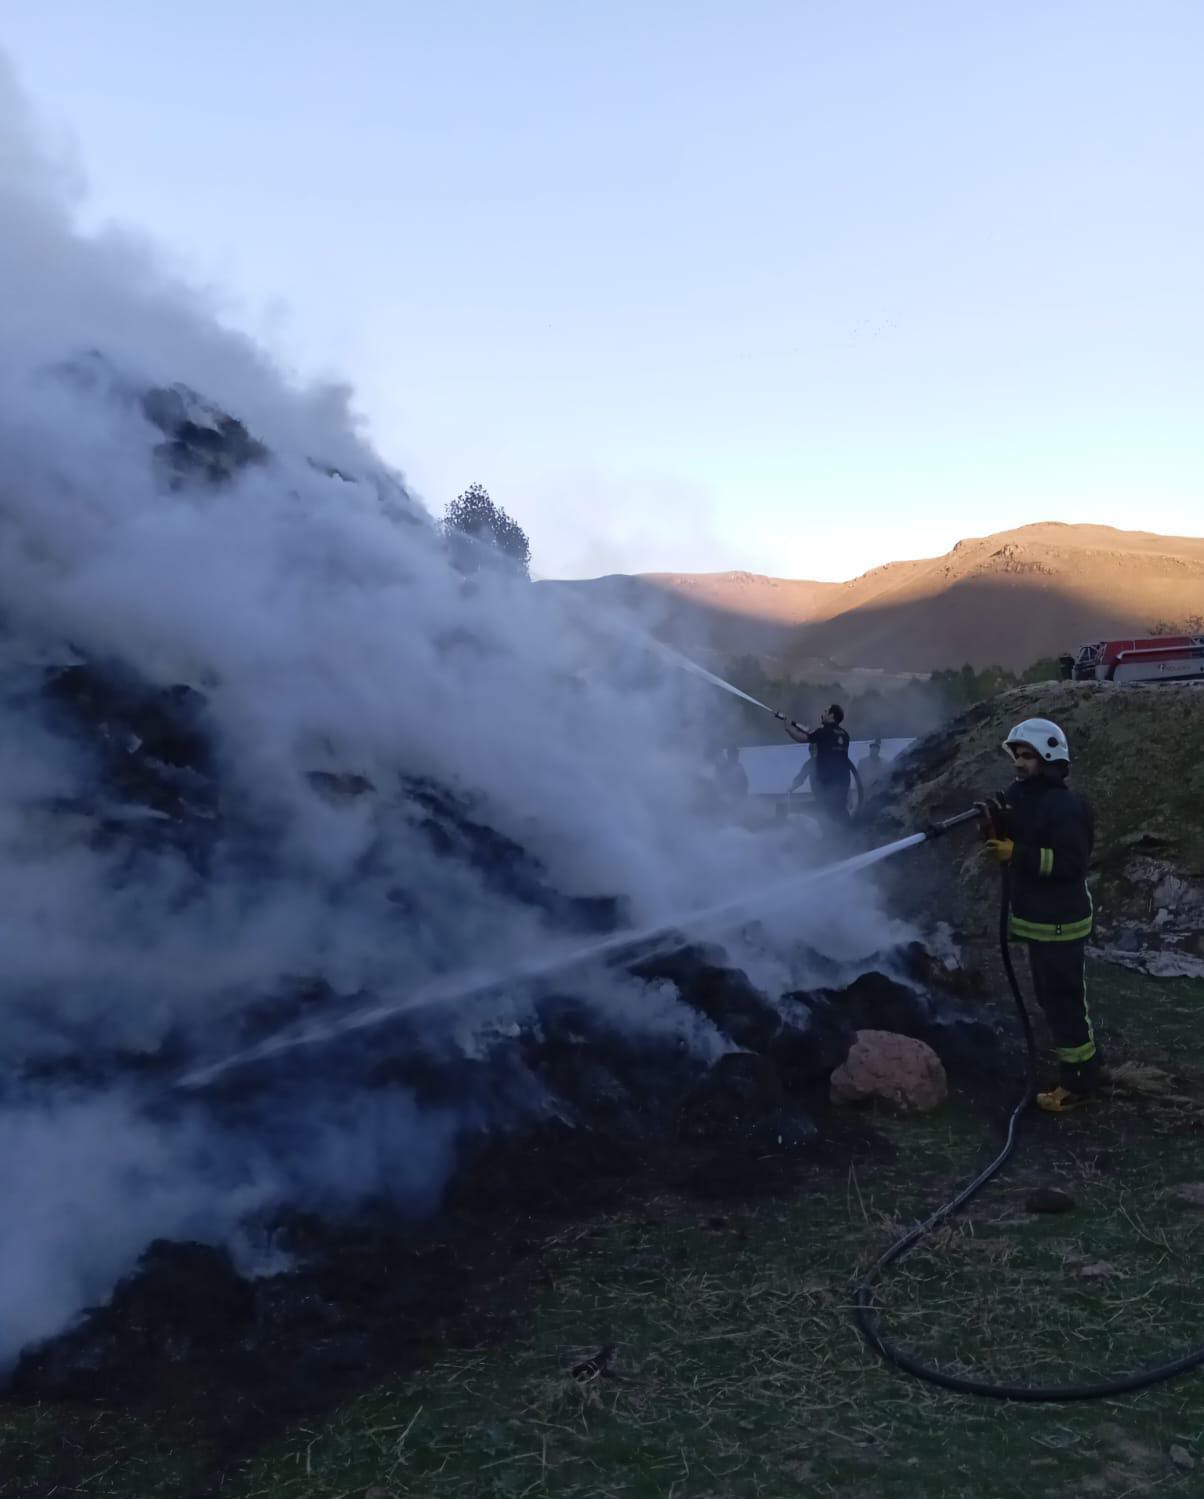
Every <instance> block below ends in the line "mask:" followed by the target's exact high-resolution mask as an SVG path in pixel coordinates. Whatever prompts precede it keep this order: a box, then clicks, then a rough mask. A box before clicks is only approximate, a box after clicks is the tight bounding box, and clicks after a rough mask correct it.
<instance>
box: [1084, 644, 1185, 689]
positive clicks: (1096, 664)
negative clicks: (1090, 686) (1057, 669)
mask: <svg viewBox="0 0 1204 1499" xmlns="http://www.w3.org/2000/svg"><path fill="white" fill-rule="evenodd" d="M1064 659H1065V661H1066V663H1067V665H1068V666H1069V675H1070V676H1071V677H1073V679H1074V680H1075V681H1076V682H1191V681H1198V682H1204V635H1152V636H1150V637H1148V638H1147V639H1145V640H1137V639H1134V640H1100V641H1097V642H1096V643H1095V644H1094V645H1085V646H1082V647H1081V648H1080V650H1079V653H1078V655H1077V656H1074V657H1069V656H1068V657H1065V658H1064Z"/></svg>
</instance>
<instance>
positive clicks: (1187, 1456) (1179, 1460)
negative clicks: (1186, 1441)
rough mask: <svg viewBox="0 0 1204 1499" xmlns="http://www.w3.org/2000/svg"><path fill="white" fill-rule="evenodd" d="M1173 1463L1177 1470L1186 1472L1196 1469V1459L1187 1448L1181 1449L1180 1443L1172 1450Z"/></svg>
mask: <svg viewBox="0 0 1204 1499" xmlns="http://www.w3.org/2000/svg"><path fill="white" fill-rule="evenodd" d="M1171 1462H1173V1463H1174V1465H1175V1467H1176V1468H1183V1469H1184V1470H1186V1469H1188V1468H1194V1467H1195V1465H1196V1460H1195V1458H1194V1457H1193V1456H1192V1455H1191V1453H1190V1452H1189V1451H1188V1450H1187V1448H1186V1447H1180V1446H1179V1444H1178V1442H1176V1443H1175V1445H1174V1446H1173V1447H1172V1448H1171Z"/></svg>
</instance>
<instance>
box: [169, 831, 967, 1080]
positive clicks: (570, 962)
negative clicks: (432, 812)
mask: <svg viewBox="0 0 1204 1499" xmlns="http://www.w3.org/2000/svg"><path fill="white" fill-rule="evenodd" d="M970 815H972V816H973V815H975V814H970ZM934 836H936V834H935V833H934V832H933V831H931V830H930V831H927V832H923V833H912V834H910V835H909V836H908V837H906V838H899V839H896V840H895V842H893V843H887V844H884V845H883V846H882V847H881V848H873V849H868V850H866V852H864V853H860V854H852V855H851V856H850V857H849V858H847V859H841V860H840V861H839V862H838V863H835V864H825V865H823V866H822V867H821V868H819V869H808V870H803V871H801V872H800V873H798V874H793V875H789V876H787V877H786V878H785V879H781V880H775V881H773V882H772V883H770V884H767V885H763V886H760V887H758V888H757V889H755V890H751V891H745V892H744V893H743V894H741V895H738V896H734V897H731V898H729V899H727V900H723V901H716V902H714V903H713V904H712V905H709V906H703V907H701V908H699V907H696V908H694V909H693V910H690V911H683V912H680V913H679V914H678V915H676V916H674V917H672V918H669V919H666V920H663V921H659V922H657V923H655V924H654V925H650V926H646V927H633V928H629V929H628V930H626V931H623V932H616V933H613V934H612V935H611V936H609V937H600V938H598V939H597V940H596V941H593V942H587V943H580V944H576V945H574V946H571V947H556V948H553V949H552V950H551V951H550V952H545V953H544V954H543V955H541V956H540V957H538V958H532V959H530V960H529V961H528V962H525V963H520V964H517V965H515V966H514V967H511V968H508V969H507V970H506V971H505V972H503V973H497V972H495V971H486V970H480V969H478V970H475V971H473V970H470V971H468V972H463V971H461V972H460V973H458V974H454V975H452V976H451V977H449V978H446V979H442V980H440V981H439V982H437V983H433V984H428V985H426V986H425V987H424V988H420V989H419V990H417V991H416V992H415V993H413V994H410V995H407V997H406V998H405V999H399V1000H391V1001H389V1002H388V1003H386V1004H376V1005H368V1006H365V1007H363V1008H362V1009H358V1010H355V1011H353V1012H352V1013H351V1014H349V1015H343V1016H340V1017H339V1019H337V1020H335V1021H332V1022H330V1023H329V1024H326V1025H314V1026H308V1027H306V1029H305V1030H302V1031H292V1032H289V1033H288V1034H286V1035H282V1036H273V1037H271V1038H269V1039H268V1040H266V1041H261V1042H259V1043H258V1044H257V1045H255V1046H250V1047H248V1048H246V1050H244V1051H240V1052H237V1053H235V1054H234V1055H233V1056H229V1057H225V1058H223V1059H222V1060H221V1061H218V1062H211V1063H209V1064H207V1065H206V1066H203V1067H196V1068H193V1069H192V1070H191V1071H189V1072H187V1073H185V1074H184V1075H183V1076H181V1077H179V1078H177V1079H176V1081H175V1084H174V1086H175V1087H176V1088H182V1089H189V1090H191V1089H196V1088H203V1087H206V1086H207V1085H208V1084H209V1083H212V1082H215V1081H216V1080H217V1079H218V1078H219V1077H221V1076H222V1075H223V1074H224V1073H227V1072H230V1071H233V1070H234V1069H235V1068H238V1067H243V1066H247V1065H249V1064H250V1063H252V1062H259V1061H265V1060H267V1059H268V1058H269V1057H274V1056H279V1055H281V1054H282V1053H284V1052H289V1051H295V1050H297V1049H299V1048H300V1047H305V1046H317V1045H321V1044H322V1043H324V1042H327V1041H334V1040H336V1039H337V1038H338V1037H340V1036H345V1035H349V1034H351V1033H352V1032H353V1031H360V1030H367V1029H369V1028H371V1027H373V1026H377V1025H380V1024H382V1023H383V1022H385V1021H387V1020H392V1019H395V1018H397V1017H398V1016H401V1015H409V1014H413V1013H415V1012H416V1011H419V1010H427V1009H431V1008H432V1007H435V1006H442V1005H447V1004H456V1003H460V1002H462V1001H464V1000H469V999H477V998H479V997H480V996H481V995H483V994H489V993H492V992H494V991H495V990H499V989H505V988H508V987H510V986H511V985H514V984H523V983H532V982H534V981H535V980H537V979H543V978H550V977H551V976H552V975H553V974H561V973H565V972H566V971H568V970H570V969H573V968H579V967H581V966H583V965H584V964H587V963H596V962H599V961H604V960H609V961H610V962H611V963H612V964H613V965H614V966H626V965H629V964H631V963H634V962H636V961H641V962H643V961H647V960H648V959H649V958H652V957H660V956H662V955H663V954H664V953H666V952H672V951H675V950H676V949H678V948H680V947H683V946H685V944H686V941H687V940H688V934H690V933H692V932H693V933H697V931H698V930H699V928H705V929H707V930H711V931H713V930H716V929H719V930H722V929H723V928H724V927H725V926H729V925H731V924H732V922H734V921H741V920H743V919H745V918H746V917H747V916H749V915H750V914H752V913H753V912H756V911H767V910H774V909H776V908H778V907H780V906H781V905H783V904H785V903H786V902H787V901H788V900H790V899H791V898H793V897H794V896H795V895H796V894H797V892H798V891H799V890H800V889H801V888H802V887H804V886H805V885H808V884H811V883H812V882H813V881H815V880H818V879H834V878H838V877H840V876H842V875H849V874H856V873H857V872H858V871H860V870H862V869H868V868H869V867H870V866H871V865H873V864H878V863H881V862H882V860H883V859H889V858H890V857H891V856H892V855H894V854H897V853H901V852H902V851H903V850H904V849H905V848H914V847H915V845H916V844H918V843H923V842H925V840H926V839H928V838H931V837H934ZM665 939H667V940H665ZM649 944H652V945H651V946H649Z"/></svg>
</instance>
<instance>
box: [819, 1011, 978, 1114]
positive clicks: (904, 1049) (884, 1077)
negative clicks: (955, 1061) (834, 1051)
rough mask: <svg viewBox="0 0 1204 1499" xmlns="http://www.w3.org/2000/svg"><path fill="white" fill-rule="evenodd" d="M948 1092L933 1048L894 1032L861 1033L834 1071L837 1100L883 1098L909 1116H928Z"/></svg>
mask: <svg viewBox="0 0 1204 1499" xmlns="http://www.w3.org/2000/svg"><path fill="white" fill-rule="evenodd" d="M948 1092H949V1086H948V1083H947V1082H946V1079H945V1069H944V1067H942V1065H941V1060H940V1058H939V1057H938V1056H937V1054H936V1052H935V1051H933V1049H932V1047H931V1046H929V1045H927V1043H926V1042H924V1041H917V1040H914V1039H913V1038H912V1037H911V1036H899V1035H896V1034H895V1032H894V1031H858V1032H857V1036H856V1039H855V1040H854V1042H853V1045H852V1048H851V1050H850V1051H849V1055H848V1057H847V1058H846V1059H845V1061H844V1062H842V1063H841V1065H840V1066H839V1067H838V1068H837V1069H836V1071H835V1072H834V1073H833V1074H832V1102H833V1103H853V1104H863V1103H871V1102H873V1101H875V1100H876V1101H879V1102H882V1103H887V1104H890V1105H892V1106H893V1107H894V1108H898V1109H901V1110H903V1111H904V1112H905V1113H909V1114H927V1113H929V1112H931V1110H933V1109H935V1108H937V1107H938V1106H939V1105H940V1104H942V1103H944V1101H945V1098H946V1097H947V1095H948Z"/></svg>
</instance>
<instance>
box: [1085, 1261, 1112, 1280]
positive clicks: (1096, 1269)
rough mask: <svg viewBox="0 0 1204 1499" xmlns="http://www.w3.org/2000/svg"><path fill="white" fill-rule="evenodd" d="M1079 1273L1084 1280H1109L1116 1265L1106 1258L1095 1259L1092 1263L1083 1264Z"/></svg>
mask: <svg viewBox="0 0 1204 1499" xmlns="http://www.w3.org/2000/svg"><path fill="white" fill-rule="evenodd" d="M1079 1274H1080V1275H1081V1276H1082V1277H1083V1279H1084V1280H1109V1279H1111V1277H1112V1276H1113V1275H1115V1274H1116V1266H1115V1265H1110V1264H1109V1263H1108V1261H1107V1260H1096V1261H1095V1263H1094V1264H1092V1265H1084V1266H1083V1268H1082V1269H1081V1270H1080V1271H1079Z"/></svg>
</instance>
